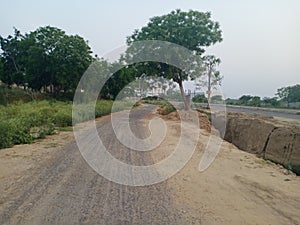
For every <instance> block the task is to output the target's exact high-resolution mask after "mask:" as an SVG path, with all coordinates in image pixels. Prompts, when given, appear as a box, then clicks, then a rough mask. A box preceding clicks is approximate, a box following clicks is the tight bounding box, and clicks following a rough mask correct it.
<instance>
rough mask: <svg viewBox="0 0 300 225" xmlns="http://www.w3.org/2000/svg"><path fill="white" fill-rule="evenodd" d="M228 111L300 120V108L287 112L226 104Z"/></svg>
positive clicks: (203, 105) (220, 107) (221, 107)
mask: <svg viewBox="0 0 300 225" xmlns="http://www.w3.org/2000/svg"><path fill="white" fill-rule="evenodd" d="M199 105H201V106H202V107H206V105H207V104H204V103H203V104H202V103H200V104H199ZM211 108H212V109H215V110H224V105H218V104H211ZM226 111H227V112H244V113H250V114H261V115H267V116H273V117H282V118H288V119H298V120H300V115H299V114H296V112H300V110H298V111H296V110H294V111H293V112H292V113H289V112H285V111H284V110H278V109H267V108H256V107H243V106H231V105H226Z"/></svg>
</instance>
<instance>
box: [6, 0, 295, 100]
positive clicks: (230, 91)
mask: <svg viewBox="0 0 300 225" xmlns="http://www.w3.org/2000/svg"><path fill="white" fill-rule="evenodd" d="M178 8H179V9H182V10H189V9H192V10H199V11H210V12H211V13H212V17H213V19H214V20H216V21H218V22H219V23H220V25H221V29H222V31H223V39H224V40H223V42H221V43H218V44H216V45H215V46H212V47H209V48H208V49H207V53H210V54H214V55H216V56H218V57H219V58H221V60H222V64H221V65H220V71H221V73H222V75H223V76H224V81H223V84H222V91H223V93H224V95H225V96H226V97H235V98H237V97H240V96H241V95H243V94H251V95H258V96H261V97H264V96H268V97H272V96H273V95H274V94H275V93H276V90H277V88H279V87H283V86H287V85H294V84H296V83H300V62H299V61H300V1H299V0H252V1H240V0H226V1H220V0H184V1H183V0H182V1H178V0H151V1H137V0H126V1H121V0H120V1H117V0H109V1H99V0H98V1H96V0H95V1H92V0H88V1H71V0H69V1H68V0H65V1H62V0H60V1H58V0H52V1H42V0H40V1H37V0H36V1H34V0H27V1H21V0H19V1H16V0H10V1H2V2H1V20H0V21H1V22H0V28H1V29H0V35H2V36H5V37H6V36H7V35H9V34H12V33H13V27H16V28H17V29H19V30H21V32H22V33H27V32H29V31H33V30H35V29H37V28H38V27H40V26H45V25H51V26H55V27H58V28H61V29H63V30H65V31H66V32H67V33H68V34H78V35H80V36H82V37H83V38H84V39H86V40H88V41H89V45H90V46H91V48H92V50H93V52H94V54H98V55H99V56H103V55H105V54H107V53H109V52H111V51H112V50H114V49H116V48H118V47H120V46H123V45H124V44H125V40H126V37H127V36H129V35H131V34H132V32H133V30H134V29H136V28H141V27H142V26H144V25H146V24H147V22H148V21H149V18H151V17H153V16H159V15H163V14H167V13H169V12H170V11H172V10H174V9H178Z"/></svg>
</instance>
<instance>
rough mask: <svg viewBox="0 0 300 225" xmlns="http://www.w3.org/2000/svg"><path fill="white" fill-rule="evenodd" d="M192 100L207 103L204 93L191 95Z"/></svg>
mask: <svg viewBox="0 0 300 225" xmlns="http://www.w3.org/2000/svg"><path fill="white" fill-rule="evenodd" d="M192 101H193V102H197V103H207V102H208V101H207V98H206V97H205V95H204V94H197V95H195V96H194V97H193V99H192Z"/></svg>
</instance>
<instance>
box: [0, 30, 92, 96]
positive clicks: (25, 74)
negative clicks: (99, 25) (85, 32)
mask: <svg viewBox="0 0 300 225" xmlns="http://www.w3.org/2000/svg"><path fill="white" fill-rule="evenodd" d="M0 41H1V42H0V43H1V49H2V54H1V56H2V57H1V58H2V61H3V70H2V72H1V74H0V79H1V80H2V81H3V82H4V83H6V84H8V85H12V84H16V85H23V86H25V85H28V87H29V88H32V89H33V90H41V88H42V87H43V88H44V90H46V87H50V90H48V91H50V92H52V93H54V92H59V91H61V90H64V91H67V90H74V89H75V88H76V86H77V83H78V81H79V79H80V77H81V76H82V74H83V73H84V71H85V70H86V69H87V67H88V66H89V65H90V63H91V62H92V56H91V53H92V52H91V49H90V47H89V46H88V44H87V42H86V41H85V40H84V39H83V38H82V37H80V36H78V35H67V34H66V33H65V32H64V31H63V30H61V29H59V28H56V27H51V26H46V27H40V28H38V29H37V30H35V31H33V32H30V33H29V34H25V35H22V34H21V32H20V31H18V30H17V29H15V32H14V36H12V35H9V36H8V37H7V38H3V37H1V36H0Z"/></svg>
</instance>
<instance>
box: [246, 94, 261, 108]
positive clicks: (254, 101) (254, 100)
mask: <svg viewBox="0 0 300 225" xmlns="http://www.w3.org/2000/svg"><path fill="white" fill-rule="evenodd" d="M248 105H250V106H256V107H260V106H261V100H260V97H259V96H253V97H252V98H251V99H250V101H249V102H248Z"/></svg>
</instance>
